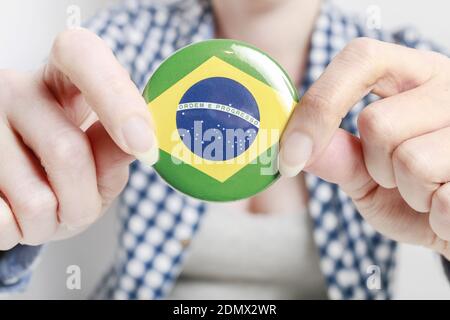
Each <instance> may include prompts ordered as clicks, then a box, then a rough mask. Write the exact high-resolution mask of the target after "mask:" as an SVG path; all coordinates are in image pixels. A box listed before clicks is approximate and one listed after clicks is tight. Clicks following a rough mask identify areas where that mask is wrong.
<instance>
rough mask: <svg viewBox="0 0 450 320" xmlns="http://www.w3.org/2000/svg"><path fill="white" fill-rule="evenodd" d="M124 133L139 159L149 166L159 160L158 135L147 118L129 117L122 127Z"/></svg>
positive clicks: (132, 150) (129, 146)
mask: <svg viewBox="0 0 450 320" xmlns="http://www.w3.org/2000/svg"><path fill="white" fill-rule="evenodd" d="M122 134H123V137H124V139H125V143H126V144H127V146H128V148H130V151H131V152H132V153H133V155H134V156H135V157H136V158H137V159H138V160H139V161H141V162H143V163H144V164H146V165H149V166H152V165H154V164H155V163H156V162H157V161H158V157H159V150H158V144H157V140H156V136H155V133H154V132H153V130H152V129H151V128H150V126H149V124H148V122H147V121H146V120H145V119H143V118H141V117H132V118H130V119H128V120H127V121H126V122H125V124H124V125H123V127H122Z"/></svg>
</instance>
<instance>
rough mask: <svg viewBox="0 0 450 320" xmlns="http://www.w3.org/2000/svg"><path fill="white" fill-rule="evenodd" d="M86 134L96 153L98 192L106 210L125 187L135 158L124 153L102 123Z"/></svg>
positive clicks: (96, 124) (98, 123) (91, 128)
mask: <svg viewBox="0 0 450 320" xmlns="http://www.w3.org/2000/svg"><path fill="white" fill-rule="evenodd" d="M86 133H87V135H88V138H89V140H90V142H91V146H92V150H93V153H94V158H95V163H96V168H97V184H98V190H99V192H100V194H101V196H102V199H103V207H104V208H105V207H107V206H108V205H109V204H110V203H111V201H112V200H113V199H115V198H116V197H117V196H118V195H119V193H120V192H121V191H122V190H123V188H124V187H125V185H126V183H127V181H128V168H129V165H130V163H131V162H132V161H133V160H134V157H132V156H130V155H128V154H126V153H125V152H123V151H122V150H121V149H120V148H119V147H118V146H117V145H116V144H115V143H114V141H113V140H112V139H111V137H110V136H109V135H108V133H107V132H106V130H105V128H104V127H103V125H102V124H101V123H100V122H97V123H95V124H94V125H93V126H92V127H90V128H89V130H88V131H87V132H86Z"/></svg>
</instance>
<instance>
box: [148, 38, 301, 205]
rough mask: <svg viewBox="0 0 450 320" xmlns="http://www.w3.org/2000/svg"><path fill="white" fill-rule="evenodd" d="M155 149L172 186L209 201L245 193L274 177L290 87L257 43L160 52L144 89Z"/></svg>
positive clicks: (292, 95) (291, 101)
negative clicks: (160, 59)
mask: <svg viewBox="0 0 450 320" xmlns="http://www.w3.org/2000/svg"><path fill="white" fill-rule="evenodd" d="M144 98H145V99H146V101H147V103H148V105H149V108H150V111H151V113H152V116H153V119H154V122H155V126H156V135H157V138H158V142H159V148H160V159H159V161H158V162H157V163H156V164H155V169H156V171H157V172H158V173H159V175H160V176H161V177H162V178H163V179H164V180H165V181H166V182H167V183H169V184H170V185H171V186H172V187H173V188H175V189H177V190H179V191H181V192H182V193H185V194H187V195H190V196H192V197H195V198H198V199H202V200H207V201H232V200H238V199H243V198H247V197H250V196H252V195H254V194H256V193H258V192H260V191H262V190H264V189H265V188H267V187H268V186H269V185H270V184H272V183H273V182H274V181H275V180H276V179H277V178H278V177H279V173H278V167H277V153H278V142H279V139H280V136H281V134H282V132H283V129H284V128H285V126H286V124H287V121H288V119H289V116H290V115H291V113H292V111H293V108H294V106H295V105H296V103H297V102H298V96H297V92H296V89H295V87H294V86H293V85H292V83H291V81H290V79H289V77H288V76H287V75H286V73H285V72H284V71H283V70H282V69H281V67H280V66H279V65H278V64H277V63H276V62H275V61H273V60H272V59H271V58H270V57H269V56H267V55H266V54H264V53H263V52H261V51H259V50H258V49H256V48H254V47H252V46H250V45H247V44H245V43H242V42H237V41H233V40H219V39H218V40H208V41H203V42H199V43H196V44H193V45H190V46H187V47H185V48H183V49H181V50H179V51H177V52H175V53H174V54H173V55H172V56H170V57H169V58H168V59H166V60H165V61H164V62H163V63H162V64H161V66H160V67H159V68H158V69H157V70H156V72H155V73H154V74H153V76H152V77H151V79H150V81H149V83H148V84H147V86H146V88H145V90H144Z"/></svg>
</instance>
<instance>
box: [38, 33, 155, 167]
mask: <svg viewBox="0 0 450 320" xmlns="http://www.w3.org/2000/svg"><path fill="white" fill-rule="evenodd" d="M92 53H94V54H92ZM59 73H62V74H63V75H64V76H63V77H61V76H60V75H59ZM58 75H59V76H58ZM44 79H45V81H46V83H47V84H48V85H49V87H50V88H55V86H58V85H56V84H59V86H61V84H60V82H61V81H63V82H66V83H67V82H71V83H73V84H74V85H75V86H76V87H77V88H78V89H79V90H80V91H81V93H82V95H83V97H84V98H85V100H86V102H87V103H88V104H89V105H90V106H91V107H92V108H93V109H94V111H95V112H96V113H97V115H98V117H99V119H100V121H101V122H102V123H103V125H104V126H105V128H106V130H107V131H108V133H109V134H110V135H111V137H112V138H113V140H114V141H115V142H116V143H117V144H118V145H119V146H120V147H121V149H122V150H123V151H125V152H127V153H129V154H133V155H135V156H136V157H137V158H139V159H140V160H142V161H144V162H145V163H147V164H149V165H152V164H154V163H155V162H156V161H157V159H158V155H159V152H158V147H157V141H156V137H155V134H154V132H153V128H152V125H151V117H150V112H149V111H148V108H147V105H146V103H145V101H144V99H143V97H142V96H141V94H140V93H139V91H138V89H137V88H136V86H135V85H134V84H133V82H132V81H131V79H130V77H129V75H128V73H127V72H126V71H125V69H124V68H123V67H122V66H121V65H120V64H119V63H118V61H117V60H116V59H115V57H114V55H113V53H112V51H111V50H110V49H109V48H108V46H107V45H106V44H105V43H104V42H103V41H102V40H101V39H100V38H99V37H98V36H96V35H95V34H93V33H91V32H89V31H87V30H83V29H77V30H70V31H66V32H64V33H62V34H61V35H60V36H59V37H58V38H57V39H56V41H55V43H54V46H53V49H52V52H51V55H50V59H49V64H48V67H47V69H46V71H45V76H44ZM65 86H66V87H67V86H68V85H67V84H66V85H65ZM53 91H55V90H53Z"/></svg>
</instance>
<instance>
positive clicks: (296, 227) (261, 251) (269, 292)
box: [168, 204, 326, 299]
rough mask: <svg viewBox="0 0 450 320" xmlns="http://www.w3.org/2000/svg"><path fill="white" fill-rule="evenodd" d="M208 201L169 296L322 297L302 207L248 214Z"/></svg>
mask: <svg viewBox="0 0 450 320" xmlns="http://www.w3.org/2000/svg"><path fill="white" fill-rule="evenodd" d="M226 211H228V210H227V209H226V207H224V206H222V205H221V204H210V205H208V209H207V212H206V213H205V214H206V216H205V218H204V220H203V222H202V225H201V227H200V230H199V232H198V234H197V236H196V237H195V239H194V240H193V242H192V244H191V250H190V252H189V253H188V256H187V258H186V262H185V266H184V269H183V272H182V274H181V276H180V277H179V279H178V281H177V283H176V285H175V287H174V289H173V291H172V293H171V294H170V295H169V297H168V298H169V299H306V298H307V299H314V298H316V299H322V298H323V299H325V298H326V289H325V288H326V287H325V282H324V279H323V276H322V274H321V272H320V269H319V257H318V252H317V249H316V247H315V244H314V242H313V239H312V234H311V230H312V228H311V223H312V222H311V221H310V219H309V216H308V215H307V214H306V213H305V212H300V213H299V212H296V213H283V214H251V213H248V212H245V211H241V212H236V211H234V212H226Z"/></svg>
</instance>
